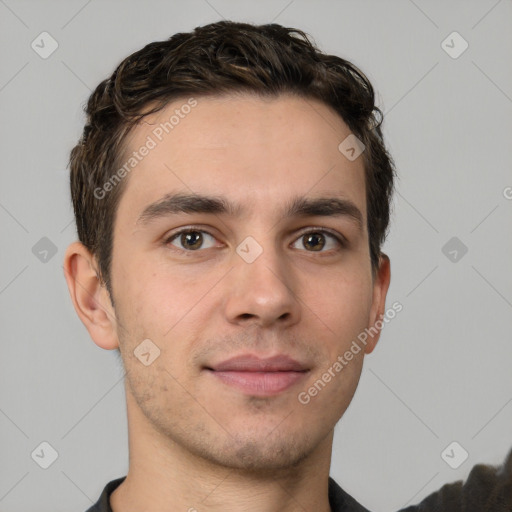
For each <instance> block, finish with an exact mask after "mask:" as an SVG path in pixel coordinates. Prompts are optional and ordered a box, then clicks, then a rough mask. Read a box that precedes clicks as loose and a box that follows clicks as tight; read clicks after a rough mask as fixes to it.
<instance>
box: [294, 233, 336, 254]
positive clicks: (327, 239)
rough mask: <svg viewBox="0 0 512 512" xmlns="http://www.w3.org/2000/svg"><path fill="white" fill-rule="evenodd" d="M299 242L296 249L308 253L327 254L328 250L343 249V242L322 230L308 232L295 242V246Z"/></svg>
mask: <svg viewBox="0 0 512 512" xmlns="http://www.w3.org/2000/svg"><path fill="white" fill-rule="evenodd" d="M298 242H301V247H295V248H298V249H306V250H307V251H308V252H327V251H328V250H330V249H340V248H343V247H344V243H343V240H342V238H341V235H340V237H337V236H336V235H334V234H332V233H329V232H328V231H324V230H316V231H308V232H306V233H302V235H301V236H300V237H299V238H298V239H297V240H296V241H295V244H297V243H298Z"/></svg>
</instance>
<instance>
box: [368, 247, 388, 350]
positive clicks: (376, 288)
mask: <svg viewBox="0 0 512 512" xmlns="http://www.w3.org/2000/svg"><path fill="white" fill-rule="evenodd" d="M390 281H391V263H390V261H389V257H388V255H387V254H384V253H383V252H382V253H381V254H380V258H379V268H378V270H377V274H376V276H375V280H374V283H373V299H372V308H371V311H370V324H369V326H368V338H367V343H366V347H365V353H366V354H371V353H372V352H373V350H374V348H375V346H376V345H377V342H378V341H379V338H380V331H381V329H382V325H383V323H384V322H383V321H382V319H383V318H384V314H385V312H386V296H387V293H388V289H389V283H390Z"/></svg>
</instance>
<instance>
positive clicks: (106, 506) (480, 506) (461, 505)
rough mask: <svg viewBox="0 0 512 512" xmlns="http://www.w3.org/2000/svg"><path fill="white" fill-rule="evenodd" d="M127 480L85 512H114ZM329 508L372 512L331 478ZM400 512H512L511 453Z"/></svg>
mask: <svg viewBox="0 0 512 512" xmlns="http://www.w3.org/2000/svg"><path fill="white" fill-rule="evenodd" d="M125 478H126V477H122V478H118V479H116V480H112V481H111V482H109V483H108V484H107V485H106V486H105V488H104V489H103V492H102V494H101V496H100V499H99V500H98V502H97V503H96V504H95V505H93V506H92V507H91V508H89V509H88V510H87V511H86V512H112V508H111V507H110V495H111V494H112V492H113V491H114V489H116V488H117V487H118V486H119V485H120V484H121V483H122V482H123V481H124V479H125ZM329 504H330V505H331V511H332V512H369V510H368V509H366V508H364V507H363V506H362V505H360V504H359V503H358V502H357V501H356V500H354V499H353V498H352V497H350V496H349V495H348V494H347V493H346V492H345V491H344V490H343V489H342V488H341V487H340V486H339V485H338V484H337V483H336V482H335V481H334V480H333V479H332V478H330V477H329ZM399 512H512V450H511V451H510V452H509V454H508V456H507V459H506V461H505V463H504V464H503V465H502V466H500V467H494V466H487V465H484V464H477V465H476V466H474V467H473V468H472V470H471V472H470V474H469V476H468V478H467V480H466V482H465V483H464V484H463V483H462V482H461V481H459V482H455V483H451V484H446V485H444V486H443V487H441V489H440V490H439V491H437V492H434V493H433V494H431V495H430V496H427V497H426V498H425V499H424V500H423V501H422V502H421V503H419V504H418V505H412V506H410V507H407V508H404V509H401V510H400V511H399Z"/></svg>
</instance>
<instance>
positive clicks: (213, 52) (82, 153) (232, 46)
mask: <svg viewBox="0 0 512 512" xmlns="http://www.w3.org/2000/svg"><path fill="white" fill-rule="evenodd" d="M237 92H242V93H243V92H249V93H253V94H256V95H260V96H262V97H276V96H278V95H279V94H282V93H291V94H296V95H298V96H300V97H303V98H305V99H307V98H312V99H317V100H321V101H322V102H324V103H325V104H326V105H328V106H329V107H331V108H333V109H334V110H335V111H336V112H337V113H338V114H339V115H340V116H341V117H342V119H343V120H344V121H345V123H346V124H347V125H348V127H349V128H350V130H351V131H352V133H354V135H356V136H357V137H358V138H359V139H360V141H361V142H362V143H363V144H364V146H365V151H364V152H363V155H362V156H363V158H364V164H365V184H366V203H367V212H368V237H369V249H370V256H371V266H372V271H373V272H374V273H375V271H376V269H377V268H378V264H379V257H380V254H381V244H382V243H383V242H384V240H385V238H386V235H387V229H388V224H389V216H390V203H391V197H392V193H393V187H394V185H393V181H394V176H395V169H394V163H393V160H392V158H391V156H390V155H389V154H388V152H387V150H386V148H385V145H384V141H383V137H382V131H381V124H382V119H383V116H382V112H381V111H380V109H379V108H377V107H376V106H375V95H374V91H373V87H372V85H371V83H370V81H369V80H368V78H366V76H365V75H364V74H363V73H362V72H361V71H360V70H359V69H358V68H357V67H355V66H354V65H353V64H351V63H350V62H348V61H347V60H344V59H342V58H340V57H337V56H334V55H327V54H325V53H323V52H321V51H320V50H319V49H318V48H317V47H316V46H315V44H314V43H312V42H311V41H310V39H309V38H308V36H307V35H306V34H305V33H304V32H302V31H301V30H297V29H293V28H286V27H283V26H281V25H278V24H275V23H273V24H267V25H252V24H248V23H238V22H233V21H220V22H217V23H211V24H209V25H205V26H202V27H197V28H195V29H194V30H193V31H192V32H187V33H177V34H175V35H173V36H172V37H170V38H169V39H167V40H165V41H158V42H153V43H150V44H148V45H146V46H145V47H144V48H142V49H141V50H139V51H137V52H135V53H133V54H132V55H130V56H129V57H127V58H126V59H124V60H123V61H122V62H121V63H120V64H119V66H118V67H117V69H116V70H115V71H114V73H113V74H112V76H111V77H110V78H107V79H105V80H103V81H102V82H101V83H100V84H99V85H98V86H97V87H96V89H95V90H94V92H93V93H92V94H91V96H90V97H89V100H88V102H87V106H86V108H85V112H86V114H87V122H86V125H85V127H84V131H83V135H82V137H81V139H80V141H79V143H78V144H77V145H76V146H75V147H74V148H73V149H72V151H71V155H70V161H69V166H70V172H71V177H70V181H71V197H72V201H73V208H74V212H75V219H76V224H77V231H78V237H79V239H80V241H81V242H82V243H83V244H84V245H85V246H86V247H87V248H88V249H89V250H90V251H91V253H92V254H94V255H95V256H96V258H97V259H98V265H99V269H98V270H99V277H100V278H101V279H102V281H103V282H104V283H105V284H106V286H107V289H108V291H109V293H110V297H111V299H112V298H113V296H112V289H111V276H110V268H111V257H112V247H113V232H114V222H115V217H116V210H117V205H118V204H119V199H120V197H121V194H122V191H123V189H124V187H125V186H126V181H127V180H126V179H123V180H122V181H121V182H120V183H119V184H118V185H117V186H115V187H113V188H112V190H111V191H109V193H108V194H106V195H105V197H102V198H100V199H99V198H98V197H97V194H95V192H94V191H95V190H97V189H98V187H103V186H104V184H105V183H106V182H107V181H108V180H109V179H111V178H112V176H113V175H114V173H115V172H116V170H117V168H118V167H119V166H120V164H121V162H120V158H121V154H122V152H123V150H124V145H125V143H126V140H127V135H128V133H129V132H130V130H131V129H132V128H133V127H134V126H135V124H136V123H137V122H138V121H139V120H140V119H142V118H143V117H144V116H146V115H148V114H150V113H153V112H157V111H159V110H161V109H162V108H164V107H165V106H166V105H167V104H168V103H169V102H170V101H172V100H175V99H177V98H182V97H186V96H187V95H188V96H190V95H194V97H200V96H212V95H223V94H233V93H237ZM340 142H341V141H340Z"/></svg>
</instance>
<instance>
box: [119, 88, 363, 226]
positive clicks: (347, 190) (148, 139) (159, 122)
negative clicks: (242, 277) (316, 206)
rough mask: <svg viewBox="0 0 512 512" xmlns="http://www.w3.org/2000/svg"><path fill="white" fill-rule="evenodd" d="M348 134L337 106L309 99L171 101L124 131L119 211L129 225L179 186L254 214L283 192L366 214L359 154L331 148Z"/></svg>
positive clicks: (273, 206) (268, 208)
mask: <svg viewBox="0 0 512 512" xmlns="http://www.w3.org/2000/svg"><path fill="white" fill-rule="evenodd" d="M349 135H350V130H349V128H348V126H347V125H346V124H345V122H344V121H343V119H342V118H341V117H340V116H339V115H338V114H337V113H336V112H334V111H333V110H332V109H331V108H329V107H328V106H327V105H325V104H324V103H323V102H320V101H317V100H314V99H309V98H308V99H303V98H299V97H296V96H291V95H282V96H278V97H275V98H260V97H257V96H253V95H237V96H216V97H196V98H192V99H191V98H189V97H185V98H182V99H179V100H175V101H172V102H171V103H169V104H168V105H167V106H166V107H165V108H164V109H162V110H160V111H159V112H157V113H154V114H151V115H149V116H146V117H145V118H144V119H143V120H142V121H141V122H139V124H138V125H137V126H136V127H135V128H134V129H133V130H132V132H131V133H130V136H129V138H128V141H127V144H126V151H125V153H124V155H123V159H122V162H123V163H127V162H128V161H129V160H130V159H131V160H132V162H131V163H132V164H134V165H133V167H130V166H127V167H126V168H127V169H129V172H128V173H126V174H127V177H126V178H125V179H127V183H126V184H125V185H126V187H125V190H124V192H123V195H122V196H121V200H120V204H119V207H118V213H119V217H121V218H122V219H125V220H126V222H131V223H133V222H135V220H136V217H137V215H138V214H140V212H141V211H142V210H143V209H144V207H145V206H147V205H148V204H149V203H151V202H154V201H157V200H158V199H160V198H161V197H162V196H164V195H165V194H168V193H173V192H186V193H201V194H209V195H217V196H218V195H223V196H225V197H228V198H231V199H232V200H233V202H236V203H240V204H245V205H247V212H245V213H247V214H250V210H251V208H252V209H253V213H256V210H259V211H258V215H262V214H265V215H270V214H271V212H273V211H277V208H278V207H279V205H280V204H282V203H283V201H284V200H286V198H288V197H297V196H305V195H307V196H310V197H314V196H322V197H325V196H326V195H329V196H331V197H332V196H337V197H344V198H348V199H351V200H352V201H353V202H354V203H356V204H357V205H358V207H359V208H360V210H361V211H362V212H363V216H364V218H365V219H366V208H365V204H366V200H365V178H364V164H363V159H362V157H360V158H357V159H356V160H354V161H350V160H348V159H347V158H346V157H345V156H344V155H343V154H342V153H341V152H340V151H339V149H338V146H339V144H340V143H341V142H342V141H343V140H344V139H346V137H347V136H349ZM144 148H147V149H144ZM142 153H144V154H142ZM135 160H136V162H135Z"/></svg>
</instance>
